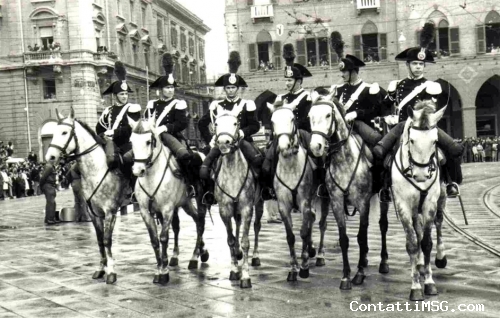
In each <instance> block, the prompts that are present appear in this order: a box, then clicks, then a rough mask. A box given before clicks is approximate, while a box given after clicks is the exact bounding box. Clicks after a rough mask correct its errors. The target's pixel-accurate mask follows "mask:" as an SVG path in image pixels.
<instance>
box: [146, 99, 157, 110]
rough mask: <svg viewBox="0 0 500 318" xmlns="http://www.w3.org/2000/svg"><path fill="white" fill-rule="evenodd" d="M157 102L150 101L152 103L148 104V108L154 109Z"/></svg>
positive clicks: (154, 100)
mask: <svg viewBox="0 0 500 318" xmlns="http://www.w3.org/2000/svg"><path fill="white" fill-rule="evenodd" d="M156 101H157V99H153V100H150V101H149V102H148V105H147V106H146V108H150V109H153V107H154V104H155V102H156Z"/></svg>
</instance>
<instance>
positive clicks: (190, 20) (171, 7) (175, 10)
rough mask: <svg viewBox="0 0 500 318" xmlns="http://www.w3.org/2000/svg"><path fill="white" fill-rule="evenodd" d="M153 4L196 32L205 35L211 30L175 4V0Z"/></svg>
mask: <svg viewBox="0 0 500 318" xmlns="http://www.w3.org/2000/svg"><path fill="white" fill-rule="evenodd" d="M153 3H154V4H156V5H158V6H159V7H161V8H163V9H165V10H166V11H167V12H168V13H170V14H171V15H173V16H174V17H176V18H178V19H179V20H183V21H184V22H186V24H189V25H191V26H192V27H193V29H195V30H196V31H200V32H202V33H203V34H206V33H208V32H210V30H211V29H210V28H209V27H208V26H207V25H206V24H205V23H203V20H202V19H200V18H199V17H198V16H196V15H195V14H193V13H191V11H189V10H188V9H186V8H185V7H184V6H182V5H180V4H179V3H177V1H175V0H154V1H153Z"/></svg>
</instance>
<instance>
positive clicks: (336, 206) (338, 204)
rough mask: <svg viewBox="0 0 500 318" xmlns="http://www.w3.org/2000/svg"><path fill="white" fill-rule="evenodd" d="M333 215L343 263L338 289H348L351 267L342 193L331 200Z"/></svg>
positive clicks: (349, 286)
mask: <svg viewBox="0 0 500 318" xmlns="http://www.w3.org/2000/svg"><path fill="white" fill-rule="evenodd" d="M331 202H332V208H333V215H334V216H335V220H336V221H337V226H338V228H339V239H340V248H341V250H342V262H343V265H344V269H343V276H342V279H341V281H340V289H343V290H348V289H351V288H352V287H351V267H350V265H349V253H348V251H349V237H348V236H347V228H346V224H345V214H344V197H343V196H342V195H337V196H336V197H335V199H332V200H331Z"/></svg>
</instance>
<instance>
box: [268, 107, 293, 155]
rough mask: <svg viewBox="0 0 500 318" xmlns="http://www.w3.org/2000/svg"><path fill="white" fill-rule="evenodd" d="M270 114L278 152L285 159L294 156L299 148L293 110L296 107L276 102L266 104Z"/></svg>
mask: <svg viewBox="0 0 500 318" xmlns="http://www.w3.org/2000/svg"><path fill="white" fill-rule="evenodd" d="M267 107H268V108H269V110H270V111H271V113H272V116H271V122H272V124H273V134H274V136H276V138H277V140H278V150H279V151H280V152H281V154H282V155H283V156H284V157H285V158H286V157H288V156H290V155H291V154H296V153H297V151H298V148H299V139H298V135H297V132H298V131H297V123H296V120H295V114H294V110H295V108H296V105H294V104H293V103H291V104H287V103H284V102H282V101H278V102H276V103H274V104H270V103H267Z"/></svg>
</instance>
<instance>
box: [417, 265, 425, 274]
mask: <svg viewBox="0 0 500 318" xmlns="http://www.w3.org/2000/svg"><path fill="white" fill-rule="evenodd" d="M417 271H418V272H419V273H420V275H421V276H425V266H424V265H420V264H419V265H417Z"/></svg>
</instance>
